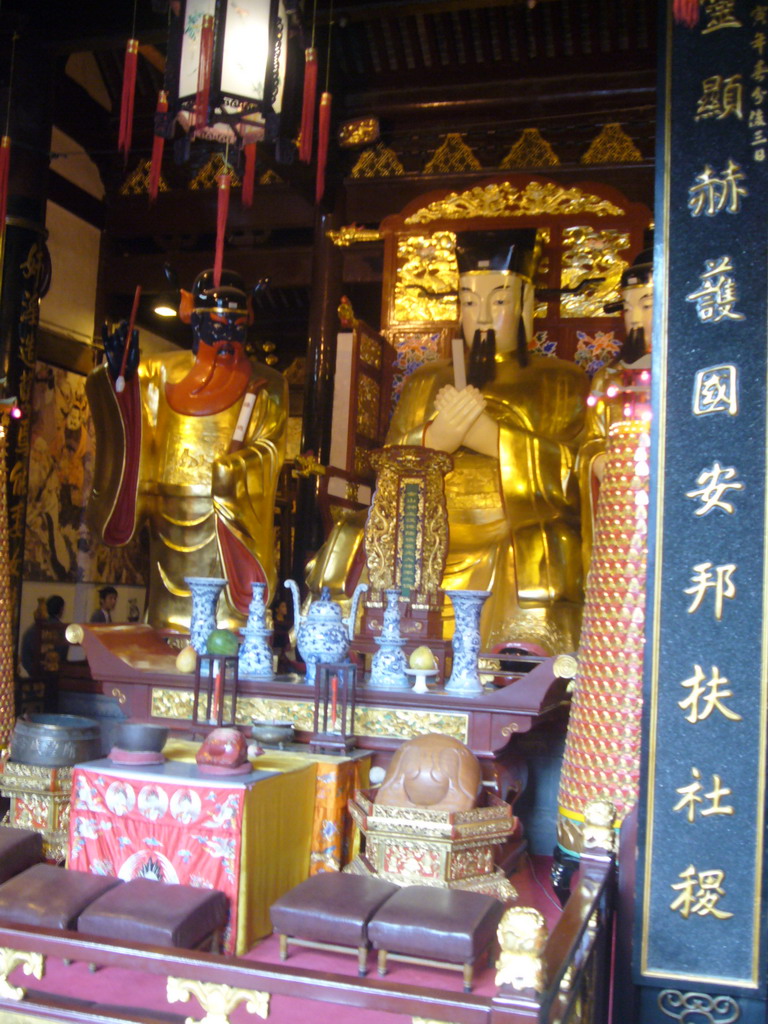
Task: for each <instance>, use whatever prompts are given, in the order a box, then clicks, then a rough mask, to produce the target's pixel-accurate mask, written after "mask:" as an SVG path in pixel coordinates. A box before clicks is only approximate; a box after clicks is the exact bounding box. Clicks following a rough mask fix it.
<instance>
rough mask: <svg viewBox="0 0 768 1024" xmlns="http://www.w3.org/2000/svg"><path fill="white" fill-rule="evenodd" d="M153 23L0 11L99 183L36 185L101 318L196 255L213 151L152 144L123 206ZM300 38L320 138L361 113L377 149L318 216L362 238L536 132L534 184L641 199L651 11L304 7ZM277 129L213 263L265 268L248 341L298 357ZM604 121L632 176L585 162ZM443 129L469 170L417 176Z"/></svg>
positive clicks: (411, 4) (209, 205)
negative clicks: (65, 224) (360, 226)
mask: <svg viewBox="0 0 768 1024" xmlns="http://www.w3.org/2000/svg"><path fill="white" fill-rule="evenodd" d="M303 6H304V12H303V15H302V12H301V11H299V13H298V15H297V16H296V17H295V18H293V19H292V21H291V32H292V34H293V37H294V39H295V42H296V45H297V47H298V48H299V50H300V49H301V47H303V45H305V44H307V43H308V42H309V39H310V37H311V35H312V32H313V25H312V20H313V19H312V12H313V7H314V2H313V0H305V2H304V4H303ZM134 16H135V24H136V30H135V34H136V36H137V38H138V39H139V42H140V44H141V49H140V58H139V68H138V72H139V73H138V80H137V90H136V112H135V122H134V146H133V149H132V152H131V157H130V160H129V163H128V166H127V168H126V167H125V166H124V163H123V160H122V157H120V156H119V155H118V153H117V144H116V142H117V123H118V112H119V108H120V91H121V87H122V76H123V54H124V48H125V40H126V39H127V38H128V36H129V35H130V34H131V31H132V25H133V19H134ZM168 19H169V11H168V8H167V0H136V3H135V4H134V2H133V0H101V2H99V3H93V2H87V0H84V2H82V3H73V2H71V0H46V2H43V3H34V2H32V0H27V2H26V4H25V3H22V2H21V0H10V2H9V0H5V2H4V3H3V5H2V8H0V56H2V55H5V57H6V58H7V55H8V41H9V38H10V34H11V31H12V30H14V29H15V30H17V31H21V32H29V33H34V34H35V36H36V37H37V38H39V40H40V52H41V56H42V57H43V58H44V59H46V60H49V61H51V62H52V65H53V68H54V88H53V93H52V108H53V121H54V123H55V124H56V125H57V126H58V127H59V128H60V129H61V130H62V131H64V132H65V133H66V134H67V135H69V136H70V137H71V138H73V139H74V140H75V141H76V142H77V143H78V144H80V145H81V146H82V147H83V148H84V149H85V150H86V151H87V152H88V153H89V154H90V155H91V157H92V159H93V160H94V162H95V163H96V165H97V166H98V168H99V171H100V173H101V177H102V180H103V182H104V185H105V188H106V195H105V199H104V201H103V202H99V201H96V200H94V199H93V198H92V197H91V196H89V195H88V194H86V193H84V192H82V190H80V189H78V188H77V187H76V186H75V185H72V184H70V183H68V182H66V181H64V179H63V178H62V177H61V176H60V175H58V174H52V175H51V176H50V181H51V184H50V196H51V198H53V199H55V201H57V202H59V203H61V204H62V205H65V206H67V207H68V208H69V209H71V210H73V211H74V212H77V213H78V214H79V215H81V216H83V217H85V218H86V219H87V220H89V221H90V222H91V223H94V224H96V225H97V226H99V227H103V228H104V229H105V232H106V234H105V245H104V266H103V267H102V275H101V282H102V286H101V304H102V307H103V309H104V312H105V313H107V314H109V315H113V316H114V315H120V314H121V313H122V312H123V311H124V309H123V307H124V306H125V303H126V302H127V301H129V297H130V294H131V293H132V290H133V287H134V284H135V283H142V285H143V287H144V288H145V290H146V291H147V292H148V293H151V292H152V291H153V290H154V291H157V290H159V289H160V288H161V287H162V285H163V278H162V265H163V263H164V262H166V261H168V260H170V261H171V262H173V263H174V264H175V265H176V266H177V269H178V270H179V273H180V277H181V280H182V283H184V284H185V285H187V286H188V285H189V284H190V283H191V277H193V276H194V273H195V272H196V271H197V270H198V269H202V268H203V267H204V266H205V265H207V264H208V263H209V262H210V260H211V250H212V244H213V225H214V195H213V192H212V191H210V192H208V193H205V192H196V193H193V192H190V190H189V188H188V183H189V179H190V177H191V176H192V175H193V174H194V173H195V171H196V170H197V169H199V167H200V166H201V165H202V164H203V163H204V162H205V161H206V160H207V159H209V157H210V148H211V147H207V148H206V147H205V146H204V145H202V144H198V143H195V144H194V145H193V146H192V147H191V148H190V147H185V146H184V143H183V141H181V142H179V143H177V144H176V146H175V147H174V146H170V147H168V153H167V156H166V163H165V165H164V177H165V178H166V179H167V180H168V182H169V184H170V185H171V186H172V187H171V191H170V192H169V193H163V194H162V195H161V196H160V197H159V199H158V201H157V203H156V204H155V207H154V208H153V209H152V210H150V209H149V208H148V204H147V202H146V197H137V196H123V195H121V187H122V186H123V185H124V183H125V180H126V177H127V176H129V175H130V173H131V171H132V170H134V169H135V167H136V165H137V164H138V163H139V161H140V160H141V159H142V158H146V157H147V156H148V155H149V152H150V148H151V140H152V126H153V118H154V109H155V103H156V98H157V92H158V89H159V88H161V86H162V84H163V74H164V62H165V52H166V35H167V24H168ZM314 34H315V38H316V45H317V49H318V52H319V54H320V60H321V71H320V83H321V87H322V86H323V85H324V83H325V80H326V75H327V80H328V85H329V88H330V90H331V91H332V93H333V119H334V128H338V126H339V125H340V124H342V123H344V122H346V121H349V120H351V119H354V118H358V117H362V116H371V115H374V116H376V117H377V118H378V119H379V122H380V130H381V139H380V142H379V147H380V148H381V147H386V148H387V150H388V151H391V152H392V153H393V154H394V155H395V156H396V159H397V161H398V162H399V165H400V173H398V174H397V175H394V176H390V177H386V178H384V177H377V178H373V179H371V178H364V177H360V176H356V172H355V167H356V164H357V163H358V161H359V159H360V155H361V154H360V150H355V149H341V148H339V147H336V146H333V147H332V151H331V154H330V159H329V176H328V184H327V187H326V196H325V198H324V206H325V207H326V208H329V209H330V208H333V209H335V210H336V211H337V213H338V216H339V218H340V219H341V222H343V223H350V222H353V221H354V222H357V223H366V224H372V225H375V224H377V223H378V221H379V220H380V219H381V218H382V217H383V216H385V215H386V214H387V213H390V212H394V211H396V210H398V209H400V208H401V207H402V206H403V205H404V203H405V202H406V201H407V200H408V199H410V198H412V197H413V196H414V195H416V194H418V193H419V192H423V191H427V190H431V189H434V188H436V187H440V185H441V184H443V183H449V184H450V183H453V182H458V181H460V180H468V179H471V178H472V177H473V176H474V177H479V176H482V177H488V176H489V175H490V174H492V173H493V172H494V170H498V169H499V167H500V166H501V165H502V163H503V162H504V160H505V157H506V155H507V154H508V153H509V151H510V149H511V147H512V146H513V145H514V143H515V142H516V141H517V140H519V139H520V137H521V134H522V132H523V131H524V130H525V129H530V128H536V129H538V131H539V132H540V134H541V136H542V137H543V138H544V139H545V140H546V142H547V143H548V144H549V145H550V146H551V148H552V151H553V152H554V153H555V154H556V155H557V159H558V160H559V164H558V165H557V166H556V167H548V168H546V169H545V170H544V171H541V170H538V171H533V173H546V174H557V175H561V176H565V177H570V179H571V180H578V179H579V178H581V179H585V178H592V179H598V180H604V181H609V183H611V184H615V185H617V187H619V188H622V189H623V190H624V191H625V192H626V193H627V194H628V195H629V197H630V198H631V199H637V200H641V201H644V202H646V203H650V202H651V201H652V194H651V189H652V165H653V153H654V126H655V63H656V56H655V53H656V3H655V0H507V2H500V0H495V2H494V0H431V2H430V0H388V2H383V0H355V2H354V3H350V2H348V3H339V2H335V3H332V2H331V0H318V2H317V4H316V18H315V25H314ZM84 52H86V53H91V54H93V57H94V59H95V62H96V66H97V68H98V71H99V74H100V76H101V79H102V81H103V85H104V88H105V90H106V93H107V95H108V96H109V99H110V101H111V109H109V110H107V109H105V107H104V106H103V105H101V104H99V103H98V102H96V100H94V99H93V98H92V97H91V96H90V95H89V94H88V92H87V91H86V90H85V89H84V88H83V87H82V86H81V85H80V84H78V83H77V82H75V81H74V80H73V79H72V78H71V77H70V76H69V75H67V74H66V73H65V67H66V62H67V60H68V58H69V57H70V55H71V54H76V53H84ZM3 65H5V66H6V68H7V59H6V60H5V61H3ZM5 74H6V76H7V71H6V72H5ZM294 79H295V82H298V83H299V85H300V80H299V79H298V78H297V76H295V75H294ZM4 84H6V86H7V79H6V81H5V83H4ZM294 84H295V83H294ZM294 91H295V90H294ZM289 122H290V119H288V121H287V122H286V123H284V124H283V125H282V126H281V135H282V139H281V141H280V142H279V143H278V144H264V145H260V147H259V158H258V165H257V178H258V179H262V176H263V175H264V174H266V173H267V172H272V174H277V176H278V177H279V179H280V182H279V183H274V179H272V181H273V184H269V185H266V184H265V185H263V186H259V187H258V188H257V196H256V200H255V202H254V206H253V208H252V210H250V211H244V210H243V209H242V208H239V204H233V208H232V214H231V217H230V235H229V237H228V255H227V259H228V263H234V264H235V265H236V268H237V269H242V270H243V272H245V273H246V274H247V275H248V276H250V277H255V276H261V271H263V270H267V271H268V272H269V275H270V277H271V279H272V288H271V289H270V290H269V291H268V292H267V293H266V294H265V297H264V298H262V299H261V308H260V310H259V317H260V322H261V323H262V324H263V325H264V331H263V337H267V336H271V335H273V334H274V333H275V332H282V334H283V336H286V337H287V336H291V337H293V339H294V343H295V344H299V345H300V344H301V340H302V339H303V338H305V337H306V320H307V312H308V307H309V295H310V290H311V275H312V239H313V233H314V229H315V223H316V216H317V211H316V209H315V207H314V203H313V189H314V167H305V166H304V165H302V164H299V163H298V161H297V160H296V159H295V147H294V146H293V145H292V141H293V139H294V138H295V124H292V123H289ZM613 123H620V124H621V125H622V128H623V130H624V131H625V132H626V133H627V135H628V136H629V137H630V138H631V140H632V142H633V143H634V144H635V146H636V147H637V151H638V156H637V158H636V159H634V161H633V165H632V166H627V165H625V164H622V163H619V164H617V165H613V166H611V165H607V164H606V165H603V166H600V167H598V168H595V167H592V166H588V165H585V164H584V163H583V159H584V154H585V153H586V151H587V149H588V148H589V145H590V143H591V142H592V141H593V140H594V139H595V137H596V136H597V135H598V134H599V133H600V131H601V129H602V128H603V127H604V126H605V125H607V124H613ZM450 133H458V134H460V135H461V137H462V139H463V142H464V144H465V145H466V146H467V147H468V148H469V150H470V151H471V153H472V154H473V156H474V158H475V160H476V162H477V165H478V166H477V167H476V168H475V169H474V170H472V169H470V168H467V167H464V168H461V169H456V170H451V169H446V168H443V169H442V171H440V170H438V172H437V173H436V174H435V173H432V174H430V176H429V178H428V180H425V173H426V170H427V169H428V168H429V164H430V160H431V159H432V158H433V157H434V155H435V153H436V152H438V150H439V148H440V146H441V145H442V144H443V143H444V142H445V140H446V136H448V135H449V134H450ZM182 157H183V158H184V159H182ZM510 169H512V170H515V169H517V168H515V167H510ZM236 207H238V208H236ZM345 276H346V277H347V281H346V283H347V285H348V289H347V290H348V291H351V292H352V293H354V295H355V296H356V302H357V303H359V304H361V305H362V307H363V308H362V310H361V312H362V313H363V315H366V316H368V317H369V318H371V319H375V308H374V307H375V304H376V296H377V288H378V287H379V282H378V268H377V263H376V257H375V254H374V255H373V256H371V255H370V254H369V255H368V256H360V255H359V254H358V255H355V254H354V253H351V254H350V255H349V257H348V260H347V265H346V266H345ZM369 306H370V307H371V309H370V310H369V308H368V307H369ZM356 308H357V307H356ZM283 361H284V360H283V359H281V363H282V362H283Z"/></svg>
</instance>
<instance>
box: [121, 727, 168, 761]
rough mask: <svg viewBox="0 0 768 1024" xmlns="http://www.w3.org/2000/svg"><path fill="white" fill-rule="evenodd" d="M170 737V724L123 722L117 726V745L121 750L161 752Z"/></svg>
mask: <svg viewBox="0 0 768 1024" xmlns="http://www.w3.org/2000/svg"><path fill="white" fill-rule="evenodd" d="M167 739H168V726H167V725H155V724H153V723H151V722H121V723H120V724H119V725H118V727H117V733H116V738H115V746H116V747H119V748H120V750H133V751H137V752H139V751H140V752H142V753H143V752H149V751H151V752H152V753H158V754H159V753H160V751H161V750H162V749H163V747H164V746H165V741H166V740H167Z"/></svg>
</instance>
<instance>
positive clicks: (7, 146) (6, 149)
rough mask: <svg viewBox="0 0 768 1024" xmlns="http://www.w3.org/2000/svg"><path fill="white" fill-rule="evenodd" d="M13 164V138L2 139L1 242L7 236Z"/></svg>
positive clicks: (0, 161)
mask: <svg viewBox="0 0 768 1024" xmlns="http://www.w3.org/2000/svg"><path fill="white" fill-rule="evenodd" d="M10 165H11V138H10V136H9V135H4V136H3V138H2V140H0V243H2V241H3V240H4V238H5V217H6V214H7V212H8V171H9V168H10Z"/></svg>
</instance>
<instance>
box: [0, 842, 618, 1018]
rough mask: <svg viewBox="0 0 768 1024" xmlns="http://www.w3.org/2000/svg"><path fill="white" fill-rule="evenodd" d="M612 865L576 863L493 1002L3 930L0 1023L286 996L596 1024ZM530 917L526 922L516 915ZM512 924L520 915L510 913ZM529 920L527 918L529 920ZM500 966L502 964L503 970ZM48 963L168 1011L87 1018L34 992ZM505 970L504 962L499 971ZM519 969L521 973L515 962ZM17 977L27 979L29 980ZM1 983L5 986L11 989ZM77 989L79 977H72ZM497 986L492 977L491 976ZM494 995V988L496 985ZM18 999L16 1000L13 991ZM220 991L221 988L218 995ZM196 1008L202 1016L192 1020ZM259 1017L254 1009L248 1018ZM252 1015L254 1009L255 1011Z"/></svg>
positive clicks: (77, 999) (222, 1009)
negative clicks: (152, 981)
mask: <svg viewBox="0 0 768 1024" xmlns="http://www.w3.org/2000/svg"><path fill="white" fill-rule="evenodd" d="M613 877H614V869H613V861H612V859H611V857H610V856H609V855H606V854H605V853H604V852H600V851H598V852H596V853H593V854H592V855H591V856H588V857H584V858H583V860H582V864H581V868H580V871H579V873H578V875H577V876H576V878H575V881H574V885H573V889H572V894H571V897H570V899H569V901H568V903H567V904H566V906H565V908H564V910H563V913H562V916H561V917H560V920H559V921H558V923H557V924H556V926H555V927H554V928H553V930H552V932H551V933H550V934H549V935H548V936H544V939H543V942H542V943H541V945H540V947H539V948H538V949H533V950H528V952H525V951H521V952H519V953H513V954H512V956H513V958H514V957H517V956H519V957H520V958H521V959H520V961H519V962H520V963H522V964H523V967H522V973H521V972H520V970H518V967H517V966H515V968H514V969H513V974H515V973H516V974H517V978H516V982H515V983H514V984H509V983H502V984H501V985H500V986H499V988H498V990H497V992H496V994H495V995H493V996H482V995H475V994H469V995H464V994H460V993H449V992H439V991H437V990H436V988H434V987H431V988H429V989H427V988H418V987H415V986H407V985H400V984H395V983H392V982H389V981H386V980H381V979H378V978H354V977H350V976H348V975H341V974H333V973H320V972H318V971H309V970H302V969H300V968H297V967H291V966H287V965H279V966H275V965H272V964H266V963H260V962H259V961H258V960H256V959H243V958H229V957H224V956H220V955H217V954H211V953H202V952H187V951H183V950H168V949H160V948H156V947H152V946H147V945H134V946H128V945H122V944H118V943H108V942H103V941H89V940H88V939H86V938H84V937H83V936H82V935H79V934H78V933H76V932H60V931H52V930H48V929H40V928H26V929H21V928H15V927H10V926H7V925H4V924H3V923H2V921H0V1016H2V1011H8V1012H12V1013H14V1014H19V1013H20V1014H24V1015H25V1016H27V1015H29V1016H38V1017H42V1018H48V1019H55V1020H57V1021H73V1022H75V1021H76V1022H80V1021H82V1022H83V1024H86V1022H88V1024H96V1022H99V1024H107V1022H111V1021H113V1020H114V1021H118V1020H129V1021H136V1022H138V1024H154V1022H157V1021H158V1019H159V1018H162V1020H163V1021H165V1022H168V1021H171V1022H172V1021H174V1019H177V1020H178V1021H179V1024H180V1022H181V1021H182V1020H183V1019H184V1018H185V1017H188V1018H191V1019H194V1020H198V1019H203V1018H205V1019H207V1020H208V1021H209V1024H210V1022H213V1021H215V1022H216V1024H229V1016H230V1014H231V1013H232V1012H233V1010H234V1008H235V1007H236V1006H238V1005H241V1004H244V1003H246V1002H248V1003H249V1004H250V1007H251V1008H252V1009H251V1010H250V1012H251V1013H254V1012H255V1013H259V1012H260V1009H262V1010H263V1009H265V1008H266V1007H268V1003H269V999H270V997H275V996H291V997H293V998H294V999H302V1000H306V1001H307V1004H308V1005H307V1019H308V1020H309V1019H311V1017H312V1013H313V1010H312V1005H311V1004H312V1003H336V1004H342V1005H345V1006H351V1007H355V1008H357V1009H358V1010H359V1011H361V1012H360V1013H359V1014H358V1019H359V1022H360V1024H365V1013H364V1012H363V1011H365V1010H378V1011H386V1012H391V1013H397V1014H404V1015H406V1016H410V1017H419V1018H427V1019H432V1020H441V1021H446V1022H452V1024H523V1022H530V1021H539V1022H541V1024H572V1022H576V1021H578V1022H580V1024H593V1022H594V1024H604V1022H605V1021H606V1020H607V1013H606V1004H607V993H608V989H609V973H610V970H609V966H610V965H609V949H610V934H611V928H612V899H613ZM526 912H527V911H526V910H523V914H525V913H526ZM518 913H519V908H518ZM531 913H535V912H531ZM503 956H504V954H503V953H502V956H501V959H503ZM47 958H57V959H60V960H74V961H81V962H82V961H84V962H87V963H89V964H93V965H97V966H100V967H120V968H123V969H125V970H128V971H131V972H134V973H135V976H136V977H135V985H132V986H131V987H132V991H133V992H134V993H137V992H141V991H142V984H143V982H142V978H143V976H146V975H154V976H157V975H160V976H163V977H165V978H166V996H167V1000H168V1005H160V1006H158V1005H147V1006H146V1007H141V1006H140V1007H139V1008H138V1009H137V1008H136V1007H131V1006H111V1007H109V1008H104V1007H99V1006H95V1005H94V1003H93V1001H92V1000H91V999H90V998H89V995H88V987H87V984H86V985H85V986H83V987H82V990H81V991H79V992H77V993H76V994H73V992H72V990H71V988H70V989H69V990H68V991H61V992H59V991H56V992H44V991H42V990H40V989H39V988H38V989H37V990H36V989H35V987H34V986H35V976H39V975H40V973H41V972H42V971H43V970H44V967H45V961H46V959H47ZM500 962H501V960H500ZM515 964H518V961H517V960H515ZM19 968H23V969H24V971H25V973H24V974H22V971H21V970H20V969H19ZM9 975H12V977H11V980H10V982H9V980H8V978H9ZM27 975H29V977H28V976H27ZM80 977H81V978H82V974H81V975H80ZM497 979H498V975H497ZM497 984H498V980H497ZM14 986H17V987H18V989H19V991H18V992H16V993H15V995H14V993H13V991H12V990H13V987H14ZM222 986H223V987H222ZM190 995H191V997H192V999H196V1000H197V1001H198V1002H199V1003H200V1005H201V1007H202V1010H200V1011H198V1010H196V1009H194V1002H191V1003H190V1002H188V1001H186V1000H189V997H190ZM179 998H184V999H185V1004H184V1005H185V1008H186V1010H187V1013H182V1014H179V1016H178V1018H176V1017H175V1006H174V1005H173V1004H174V1003H175V1002H177V1001H179ZM253 1008H255V1009H253ZM259 1008H260V1009H259Z"/></svg>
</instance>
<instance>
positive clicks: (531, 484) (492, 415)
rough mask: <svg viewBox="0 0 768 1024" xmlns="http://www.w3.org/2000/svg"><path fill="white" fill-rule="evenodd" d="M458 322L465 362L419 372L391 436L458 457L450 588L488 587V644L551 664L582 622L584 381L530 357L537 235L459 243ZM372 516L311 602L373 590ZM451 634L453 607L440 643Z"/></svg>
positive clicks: (352, 525)
mask: <svg viewBox="0 0 768 1024" xmlns="http://www.w3.org/2000/svg"><path fill="white" fill-rule="evenodd" d="M456 237H457V244H456V257H457V262H458V267H459V272H460V278H459V284H460V288H459V303H460V308H461V324H462V330H463V334H464V339H465V342H466V344H467V346H468V351H467V359H468V364H467V368H466V374H465V372H464V366H463V359H461V358H459V353H457V359H456V362H455V363H451V361H449V360H435V361H433V362H428V363H425V364H424V365H423V366H421V367H420V368H419V369H417V370H416V371H415V372H414V373H412V374H411V375H410V376H409V377H408V379H407V381H406V383H405V386H404V388H403V392H402V395H401V397H400V400H399V402H398V405H397V407H396V409H395V413H394V416H393V418H392V422H391V424H390V427H389V432H388V434H387V438H386V444H387V446H390V445H423V446H425V447H427V448H431V449H434V450H435V451H439V452H445V453H448V454H449V455H450V456H451V457H452V461H453V469H452V470H451V471H450V472H449V473H448V474H447V475H446V477H445V500H446V508H447V514H448V549H447V557H446V564H445V570H444V573H443V578H442V588H443V590H446V591H451V590H489V591H491V592H492V593H491V597H490V598H489V599H488V601H487V602H486V603H485V606H484V608H483V613H482V619H481V626H480V628H481V634H482V643H483V647H484V648H485V649H489V648H490V646H491V645H492V644H494V643H498V642H500V641H508V640H511V639H514V640H518V641H520V642H528V643H535V644H539V645H540V646H541V647H543V648H544V649H545V650H546V651H547V652H548V653H550V654H558V653H563V652H568V651H572V650H575V649H576V646H577V643H578V636H579V627H580V621H581V603H582V567H581V535H580V529H579V493H578V485H577V477H576V473H575V470H574V466H575V458H576V450H577V445H578V442H579V439H580V434H581V430H582V428H583V425H584V416H585V410H586V398H587V392H588V387H589V382H588V379H587V376H586V374H585V373H583V371H582V370H581V369H580V368H579V367H577V366H576V365H575V364H574V363H570V362H567V361H565V360H562V359H556V358H546V357H543V356H538V355H535V354H533V353H531V352H530V351H529V340H530V339H531V338H532V337H533V300H534V286H533V279H534V275H535V270H536V265H537V261H538V257H539V249H538V246H537V241H536V231H535V229H527V228H526V229H515V230H510V231H498V232H473V231H468V232H458V233H457V236H456ZM363 520H364V514H360V513H359V514H353V515H351V516H349V517H348V518H346V519H344V520H343V521H342V522H339V523H338V524H337V525H336V526H335V528H334V530H333V532H332V533H331V534H330V536H329V538H328V540H327V541H326V543H325V544H324V545H323V547H322V548H321V549H320V550H319V551H318V553H317V555H316V556H315V558H314V559H313V561H312V562H310V564H309V566H308V572H307V584H308V587H309V590H310V591H311V593H312V594H313V595H314V596H316V595H318V594H319V593H320V592H321V589H322V587H323V586H328V587H329V588H330V590H331V595H332V597H333V599H334V600H337V601H341V602H344V601H345V600H346V601H347V602H348V595H349V594H351V592H352V590H353V588H354V586H355V585H356V583H357V582H359V581H360V580H361V579H367V575H366V564H365V558H363V557H362V554H363V549H362V545H363ZM452 634H453V609H452V605H451V602H450V601H446V602H445V605H444V608H443V636H444V637H446V638H450V637H451V636H452Z"/></svg>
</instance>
